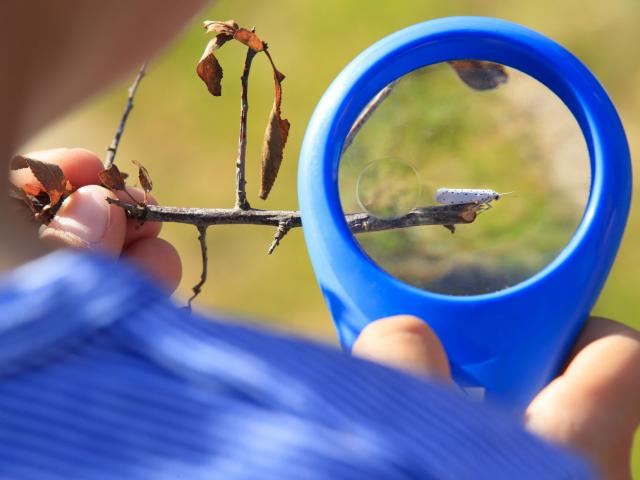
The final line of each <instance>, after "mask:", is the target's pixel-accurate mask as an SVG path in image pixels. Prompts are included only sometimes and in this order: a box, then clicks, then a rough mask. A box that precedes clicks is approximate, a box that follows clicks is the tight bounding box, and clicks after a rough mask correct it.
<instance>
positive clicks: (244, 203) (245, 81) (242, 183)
mask: <svg viewBox="0 0 640 480" xmlns="http://www.w3.org/2000/svg"><path fill="white" fill-rule="evenodd" d="M255 55H256V52H254V51H253V50H252V49H251V48H247V56H246V58H245V61H244V70H243V71H242V77H241V78H240V81H241V84H242V96H241V100H240V135H239V139H238V158H237V160H236V208H239V209H241V210H249V209H250V208H251V205H249V201H248V200H247V190H246V184H247V180H246V177H245V159H246V155H247V113H248V112H249V101H248V95H249V72H250V71H251V63H252V62H253V57H255Z"/></svg>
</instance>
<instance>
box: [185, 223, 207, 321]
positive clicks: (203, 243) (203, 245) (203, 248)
mask: <svg viewBox="0 0 640 480" xmlns="http://www.w3.org/2000/svg"><path fill="white" fill-rule="evenodd" d="M197 228H198V241H199V242H200V252H201V253H202V273H201V274H200V281H199V282H198V283H196V284H195V285H194V286H193V288H192V290H193V295H191V297H189V300H188V301H187V309H188V310H189V311H191V304H192V303H193V301H194V300H195V298H196V297H197V296H198V295H199V294H200V291H201V290H202V286H203V285H204V284H205V282H206V281H207V263H208V256H207V227H205V226H203V225H198V226H197Z"/></svg>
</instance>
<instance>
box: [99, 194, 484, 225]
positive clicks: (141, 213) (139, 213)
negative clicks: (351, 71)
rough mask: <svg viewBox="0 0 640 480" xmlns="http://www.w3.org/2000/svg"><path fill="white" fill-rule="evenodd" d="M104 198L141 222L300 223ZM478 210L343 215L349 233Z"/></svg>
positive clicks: (290, 214)
mask: <svg viewBox="0 0 640 480" xmlns="http://www.w3.org/2000/svg"><path fill="white" fill-rule="evenodd" d="M107 201H108V202H109V203H112V204H114V205H118V206H119V207H121V208H123V209H124V210H125V211H126V213H127V216H128V217H129V218H134V219H137V220H140V221H142V222H173V223H186V224H190V225H196V226H201V227H208V226H211V225H239V224H242V225H270V226H274V227H280V225H281V224H287V226H288V228H287V230H289V229H291V228H296V227H300V226H302V219H301V217H300V212H299V211H291V210H257V209H253V208H251V209H249V210H238V209H235V208H180V207H165V206H161V205H140V204H134V203H127V202H123V201H122V200H117V199H113V198H107ZM481 210H482V205H480V204H476V203H465V204H462V205H437V206H430V207H420V208H414V209H413V210H411V211H410V212H409V213H407V214H406V215H403V216H401V217H395V218H376V217H373V216H371V215H369V214H367V213H348V214H346V215H345V220H346V221H347V226H348V227H349V229H350V230H351V231H352V232H353V233H365V232H379V231H382V230H392V229H395V228H407V227H417V226H422V225H455V224H461V223H472V222H473V221H474V220H475V219H476V216H477V213H478V212H479V211H481Z"/></svg>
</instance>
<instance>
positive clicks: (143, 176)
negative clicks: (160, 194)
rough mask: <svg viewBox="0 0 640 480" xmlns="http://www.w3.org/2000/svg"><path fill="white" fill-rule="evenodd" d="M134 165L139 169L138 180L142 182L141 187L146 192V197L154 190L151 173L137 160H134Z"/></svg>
mask: <svg viewBox="0 0 640 480" xmlns="http://www.w3.org/2000/svg"><path fill="white" fill-rule="evenodd" d="M133 164H134V165H136V166H137V167H138V180H140V186H141V187H142V189H143V190H144V193H145V197H146V195H147V194H148V193H149V192H150V191H151V189H152V188H153V182H152V181H151V175H149V171H148V170H147V169H146V168H144V166H143V165H142V164H141V163H140V162H138V161H137V160H133Z"/></svg>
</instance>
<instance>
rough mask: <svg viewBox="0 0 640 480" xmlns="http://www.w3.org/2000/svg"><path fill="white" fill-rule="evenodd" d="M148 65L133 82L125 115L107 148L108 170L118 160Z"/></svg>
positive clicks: (105, 166)
mask: <svg viewBox="0 0 640 480" xmlns="http://www.w3.org/2000/svg"><path fill="white" fill-rule="evenodd" d="M145 67H146V64H143V65H142V67H140V71H139V72H138V75H136V79H135V80H134V81H133V83H132V84H131V86H130V87H129V97H128V98H127V105H126V106H125V108H124V113H123V114H122V119H120V125H118V129H117V130H116V134H115V136H114V137H113V141H112V142H111V145H109V148H107V158H106V160H105V161H104V168H105V169H108V168H110V167H111V165H113V162H114V161H115V159H116V153H117V152H118V145H119V144H120V137H122V134H123V133H124V127H125V125H126V124H127V118H129V112H131V109H132V108H133V99H134V97H135V96H136V91H137V90H138V85H140V80H142V77H144V73H145Z"/></svg>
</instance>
